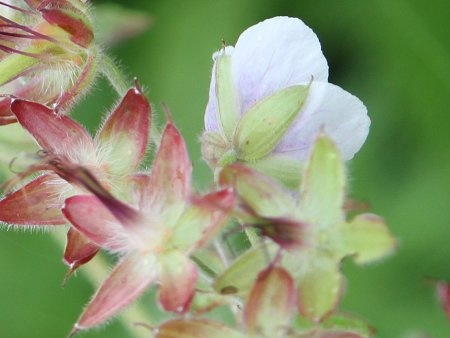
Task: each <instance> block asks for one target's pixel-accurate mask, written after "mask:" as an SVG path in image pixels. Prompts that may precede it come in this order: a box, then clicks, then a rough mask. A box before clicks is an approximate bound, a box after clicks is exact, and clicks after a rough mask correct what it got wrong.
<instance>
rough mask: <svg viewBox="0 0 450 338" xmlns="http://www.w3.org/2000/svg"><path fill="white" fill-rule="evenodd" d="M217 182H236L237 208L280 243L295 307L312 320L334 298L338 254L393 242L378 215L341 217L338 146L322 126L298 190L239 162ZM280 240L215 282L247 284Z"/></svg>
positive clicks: (368, 258)
mask: <svg viewBox="0 0 450 338" xmlns="http://www.w3.org/2000/svg"><path fill="white" fill-rule="evenodd" d="M299 174H300V173H299ZM220 182H221V183H222V184H224V185H231V186H233V187H235V189H236V192H237V194H238V196H239V197H240V202H239V204H238V205H240V213H242V212H243V211H247V213H248V215H249V216H247V217H248V218H247V219H246V221H248V222H249V225H252V224H254V225H255V226H256V227H257V228H259V229H261V231H262V234H263V235H266V236H267V237H270V238H271V239H273V241H274V242H276V243H277V244H278V245H279V247H281V248H282V249H284V254H283V264H284V265H285V266H286V267H287V268H288V270H289V271H290V272H291V273H292V274H293V276H294V277H295V279H296V282H297V288H298V301H299V304H300V312H301V313H302V314H303V315H304V316H305V317H307V318H310V319H312V320H314V321H316V322H320V321H321V320H323V318H325V317H326V316H328V315H329V314H330V313H332V312H333V311H334V309H335V308H336V307H337V305H338V303H339V299H340V297H341V294H342V292H343V285H344V284H343V282H344V280H343V275H342V273H341V271H340V263H341V261H342V259H343V258H344V257H353V260H354V261H355V262H356V263H358V264H365V263H369V262H372V261H375V260H378V259H380V258H382V257H384V256H386V255H387V254H389V253H391V252H392V251H393V250H394V248H395V244H396V242H395V239H394V238H393V237H392V235H391V234H390V232H389V230H388V228H387V227H386V225H385V223H384V221H383V220H382V219H381V218H380V217H378V216H376V215H373V214H361V215H358V216H356V217H354V218H353V219H351V220H347V219H346V215H345V212H344V202H345V172H344V163H343V161H342V159H341V156H340V153H339V151H338V149H337V146H336V145H335V144H334V143H333V142H332V141H331V140H330V139H329V138H327V137H326V136H324V135H323V134H321V135H320V136H319V137H318V138H317V140H316V142H315V145H314V148H313V151H312V152H311V155H310V156H309V159H308V161H307V164H306V168H305V171H304V173H303V179H302V184H301V186H300V189H299V198H298V197H297V196H293V194H292V192H291V191H289V190H286V189H285V188H284V187H283V186H280V184H279V183H278V182H277V181H276V180H274V179H272V178H269V177H267V176H265V175H263V174H261V173H259V172H257V171H255V170H254V169H250V168H247V167H245V166H243V165H242V164H232V165H229V166H227V167H225V168H224V169H223V171H222V173H221V175H220ZM272 244H273V243H272ZM279 247H277V246H276V245H268V247H267V248H265V247H264V246H262V247H256V248H254V249H252V250H250V251H249V252H247V253H245V254H243V255H242V256H241V257H240V258H238V259H237V261H236V262H235V263H234V264H233V265H232V266H231V267H230V268H229V269H228V270H227V271H225V272H224V273H223V275H222V276H220V277H219V278H218V279H217V281H216V283H215V288H216V289H217V290H219V291H221V290H227V291H229V290H235V292H245V290H246V289H248V287H249V286H250V285H251V284H252V282H253V280H254V278H255V273H257V272H258V270H259V269H261V268H262V267H264V265H266V264H267V263H266V261H267V259H266V257H267V255H264V250H269V252H271V253H274V252H275V251H277V250H279ZM244 271H245V273H244Z"/></svg>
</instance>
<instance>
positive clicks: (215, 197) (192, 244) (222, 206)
mask: <svg viewBox="0 0 450 338" xmlns="http://www.w3.org/2000/svg"><path fill="white" fill-rule="evenodd" d="M234 202H235V196H234V192H233V191H232V189H223V190H220V191H217V192H213V193H210V194H207V195H205V196H203V197H195V198H192V200H191V203H192V204H191V206H190V207H188V208H187V209H186V210H185V212H184V213H183V214H182V215H181V217H180V219H179V221H178V223H177V225H176V226H175V227H174V230H173V236H172V238H171V240H170V244H171V245H172V246H173V247H175V248H177V249H179V250H182V251H185V250H188V251H191V250H194V249H196V248H201V247H203V246H204V245H205V244H206V243H207V242H208V240H209V239H210V238H211V237H212V236H213V235H214V234H215V233H216V232H217V231H218V230H219V229H220V228H221V226H222V225H224V224H225V221H226V220H227V218H228V216H229V214H230V213H231V210H232V207H233V205H234Z"/></svg>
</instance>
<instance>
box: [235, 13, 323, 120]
mask: <svg viewBox="0 0 450 338" xmlns="http://www.w3.org/2000/svg"><path fill="white" fill-rule="evenodd" d="M232 67H233V75H234V77H235V81H236V85H237V88H238V91H239V93H240V95H241V102H242V105H241V112H246V111H247V110H248V108H249V107H251V106H252V105H253V104H255V103H256V102H258V101H260V100H261V99H263V98H264V97H266V96H268V95H270V94H273V93H274V92H276V91H278V90H280V89H283V88H286V87H288V86H291V85H294V84H302V83H308V82H309V81H310V80H311V78H312V77H313V78H314V80H316V81H327V79H328V65H327V61H326V59H325V57H324V56H323V54H322V50H321V47H320V42H319V40H318V38H317V36H316V34H315V33H314V32H313V31H312V30H311V29H310V28H309V27H308V26H306V25H305V24H304V23H303V22H302V21H301V20H300V19H297V18H288V17H275V18H272V19H268V20H265V21H263V22H260V23H258V24H257V25H255V26H252V27H250V28H248V29H247V30H246V31H244V32H243V33H242V34H241V36H240V37H239V39H238V41H237V43H236V46H235V50H234V54H233V66H232Z"/></svg>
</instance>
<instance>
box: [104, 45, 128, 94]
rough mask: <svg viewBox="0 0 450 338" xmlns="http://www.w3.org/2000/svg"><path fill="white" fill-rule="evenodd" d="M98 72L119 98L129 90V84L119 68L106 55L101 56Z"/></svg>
mask: <svg viewBox="0 0 450 338" xmlns="http://www.w3.org/2000/svg"><path fill="white" fill-rule="evenodd" d="M100 72H101V73H102V74H103V75H104V76H105V77H106V78H107V79H108V81H109V82H110V84H111V86H112V87H113V88H114V90H115V91H116V92H117V94H119V96H124V95H125V93H126V92H127V91H128V89H130V84H129V83H128V81H127V80H126V77H125V75H124V74H123V72H122V71H121V70H120V67H119V66H118V65H117V63H116V62H115V61H114V60H113V59H112V58H110V57H109V56H108V55H106V54H103V55H102V56H101V63H100Z"/></svg>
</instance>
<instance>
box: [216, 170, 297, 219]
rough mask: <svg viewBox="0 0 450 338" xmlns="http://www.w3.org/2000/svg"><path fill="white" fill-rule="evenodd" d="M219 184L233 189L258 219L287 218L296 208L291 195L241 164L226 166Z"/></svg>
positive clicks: (272, 181)
mask: <svg viewBox="0 0 450 338" xmlns="http://www.w3.org/2000/svg"><path fill="white" fill-rule="evenodd" d="M219 182H220V184H221V185H223V186H232V187H234V188H235V189H236V192H237V194H238V195H239V197H240V198H241V199H242V201H243V202H244V203H245V204H247V205H248V206H249V207H250V208H251V210H252V212H254V213H255V214H256V215H257V216H259V217H270V218H278V217H288V216H289V215H291V214H292V210H294V209H295V208H296V205H295V203H294V200H293V198H292V195H291V193H289V192H288V191H287V190H286V189H284V188H283V186H281V185H280V184H279V183H278V182H276V181H275V180H274V179H272V178H270V177H268V176H265V175H263V174H261V173H260V172H258V171H256V170H254V169H250V168H248V167H246V166H244V165H242V164H231V165H228V166H226V167H225V168H224V169H223V170H222V172H221V173H220V178H219Z"/></svg>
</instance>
